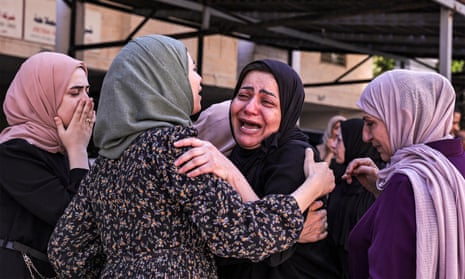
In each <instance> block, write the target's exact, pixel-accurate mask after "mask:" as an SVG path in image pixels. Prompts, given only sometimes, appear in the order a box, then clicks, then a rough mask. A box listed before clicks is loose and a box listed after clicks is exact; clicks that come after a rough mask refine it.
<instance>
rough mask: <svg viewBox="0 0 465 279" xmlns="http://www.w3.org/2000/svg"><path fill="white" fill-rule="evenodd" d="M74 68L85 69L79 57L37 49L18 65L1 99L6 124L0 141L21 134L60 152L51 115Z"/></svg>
mask: <svg viewBox="0 0 465 279" xmlns="http://www.w3.org/2000/svg"><path fill="white" fill-rule="evenodd" d="M77 68H82V69H83V70H84V71H85V72H86V76H87V68H86V66H85V65H84V63H83V62H82V61H79V60H76V59H74V58H71V57H69V56H67V55H65V54H62V53H56V52H40V53H37V54H34V55H32V56H31V57H29V58H28V59H27V60H26V61H25V62H24V63H23V64H22V65H21V67H20V68H19V70H18V72H17V73H16V76H15V78H14V79H13V81H12V82H11V84H10V87H9V88H8V91H7V93H6V96H5V101H4V103H3V111H4V113H5V116H6V119H7V122H8V125H9V126H8V127H6V128H5V129H4V130H3V131H2V133H1V134H0V143H2V142H5V141H8V140H10V139H14V138H21V139H24V140H26V141H27V142H29V143H30V144H33V145H35V146H37V147H39V148H41V149H44V150H46V151H48V152H51V153H57V152H64V147H63V144H62V143H61V140H60V138H59V137H58V131H57V127H56V124H55V121H54V119H53V118H54V117H55V116H56V115H57V110H58V107H59V106H60V104H61V101H62V99H63V96H64V95H65V93H66V90H67V86H68V83H69V80H70V78H71V75H72V74H73V73H74V71H75V70H76V69H77Z"/></svg>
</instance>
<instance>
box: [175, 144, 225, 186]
mask: <svg viewBox="0 0 465 279" xmlns="http://www.w3.org/2000/svg"><path fill="white" fill-rule="evenodd" d="M174 146H175V147H188V146H191V147H192V148H191V149H189V150H188V151H186V152H185V153H184V154H182V155H181V156H179V157H178V158H177V159H176V161H174V164H175V166H176V167H179V169H178V172H179V173H184V174H186V175H187V176H189V177H195V176H198V175H201V174H205V173H214V174H216V175H217V176H219V177H221V178H223V179H225V180H228V178H229V176H230V172H229V171H230V170H231V167H232V166H234V165H233V163H232V162H231V161H230V160H229V159H228V158H226V156H224V155H223V154H222V153H221V152H220V151H219V150H218V149H217V148H216V147H215V146H214V145H213V144H211V143H210V142H209V141H204V140H201V139H198V138H193V137H190V138H185V139H181V140H178V141H177V142H175V143H174Z"/></svg>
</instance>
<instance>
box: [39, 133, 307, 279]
mask: <svg viewBox="0 0 465 279" xmlns="http://www.w3.org/2000/svg"><path fill="white" fill-rule="evenodd" d="M195 135H196V130H194V129H192V128H188V127H182V126H174V127H164V128H155V129H151V130H148V131H146V132H144V133H143V134H141V135H140V136H139V137H138V138H137V139H136V140H135V141H134V143H133V144H132V145H131V146H129V147H128V148H127V149H126V151H125V152H124V153H123V155H122V156H121V157H120V158H119V159H116V160H111V159H107V158H103V157H99V158H98V159H97V160H96V162H95V165H94V166H93V167H92V169H91V171H90V173H89V175H87V177H86V178H85V179H84V180H83V182H82V184H81V186H80V189H79V192H78V194H77V195H76V196H75V198H74V199H73V200H72V202H71V203H70V205H69V206H68V208H67V209H66V211H65V213H64V215H63V216H62V217H61V219H60V220H59V222H58V224H57V227H56V229H55V231H54V233H53V235H52V237H51V240H50V243H49V248H48V253H49V258H50V260H51V262H52V264H53V265H54V268H55V269H56V271H57V273H58V274H59V276H61V277H65V278H67V277H74V278H93V277H101V278H173V277H174V278H216V277H217V273H216V266H215V262H214V257H213V254H216V255H219V256H222V257H235V258H248V259H251V260H253V261H260V260H263V259H264V258H266V257H267V256H269V255H270V254H272V253H276V252H279V251H282V250H286V249H288V248H290V247H291V246H292V245H293V244H295V242H296V241H297V238H298V236H299V233H300V231H301V230H302V227H303V217H302V214H301V213H300V210H299V207H298V205H297V202H296V201H295V199H294V198H293V197H291V196H286V195H270V196H268V197H265V198H264V199H262V200H260V201H257V202H253V203H251V202H249V203H242V201H241V199H240V196H239V195H238V194H237V193H236V192H235V191H234V190H233V188H232V187H231V186H230V185H229V184H228V183H226V182H225V181H224V180H222V179H220V178H218V177H216V176H214V175H203V176H199V177H196V178H189V177H187V176H185V175H182V174H179V173H177V172H176V167H175V166H174V164H173V162H174V160H175V159H176V158H177V157H178V156H180V155H181V154H182V153H183V152H184V151H185V149H179V148H174V146H173V142H174V141H176V140H178V139H181V138H184V137H188V136H195Z"/></svg>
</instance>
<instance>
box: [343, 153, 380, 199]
mask: <svg viewBox="0 0 465 279" xmlns="http://www.w3.org/2000/svg"><path fill="white" fill-rule="evenodd" d="M378 172H379V169H378V167H377V166H376V164H375V163H374V162H373V160H371V159H370V158H368V157H367V158H357V159H354V160H352V161H351V162H350V163H349V165H348V166H347V168H346V171H345V172H344V174H343V175H342V179H345V180H346V181H347V183H349V184H350V183H352V176H355V177H356V178H357V180H358V181H359V182H360V184H362V185H363V187H365V188H366V189H367V190H368V191H370V192H371V193H373V194H374V195H375V197H378V196H379V194H380V193H381V192H380V191H379V190H378V189H377V188H376V180H377V179H378Z"/></svg>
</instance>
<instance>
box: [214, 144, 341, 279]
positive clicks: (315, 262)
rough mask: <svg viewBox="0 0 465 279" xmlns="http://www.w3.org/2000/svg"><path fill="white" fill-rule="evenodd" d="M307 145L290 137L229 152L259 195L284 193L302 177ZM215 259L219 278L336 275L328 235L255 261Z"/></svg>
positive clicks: (291, 190)
mask: <svg viewBox="0 0 465 279" xmlns="http://www.w3.org/2000/svg"><path fill="white" fill-rule="evenodd" d="M265 145H266V143H265ZM307 147H311V146H310V144H308V143H307V142H304V141H300V140H291V141H289V142H288V143H286V144H284V145H282V146H280V147H279V148H277V147H276V146H274V147H273V144H271V146H270V148H269V149H268V148H260V149H257V150H255V151H254V152H250V151H247V150H243V149H240V147H236V149H239V150H235V151H236V152H237V153H236V152H234V151H233V154H238V155H239V157H241V160H240V162H239V161H238V160H237V158H236V159H234V158H232V160H233V162H235V163H237V166H238V168H239V169H240V170H241V172H242V173H244V175H245V176H246V178H247V179H248V181H249V183H250V184H251V185H252V187H253V189H254V191H255V193H256V194H257V195H258V196H259V197H264V196H267V195H269V194H276V193H284V194H288V193H292V192H293V191H294V190H295V189H297V188H298V187H299V186H300V185H301V184H302V183H303V182H304V180H305V175H304V172H303V162H304V159H305V149H306V148H307ZM252 158H254V159H252ZM248 159H250V160H248ZM305 214H306V213H305ZM217 262H218V265H219V277H220V278H322V279H323V278H325V279H328V278H340V263H339V260H338V258H337V255H336V254H335V247H334V243H333V241H332V239H330V238H326V239H324V240H321V241H318V242H315V243H305V244H302V243H297V244H296V245H294V246H293V247H292V248H290V249H289V250H287V251H285V252H282V253H277V254H274V255H272V256H270V257H268V258H267V259H266V260H264V261H261V262H258V263H253V262H251V261H246V260H237V259H231V258H228V259H226V258H219V259H217Z"/></svg>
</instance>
